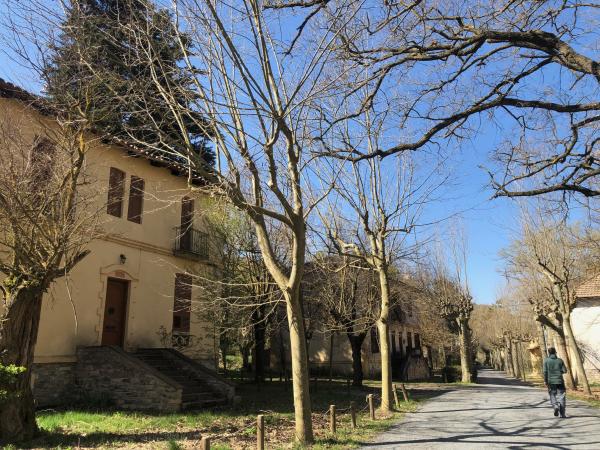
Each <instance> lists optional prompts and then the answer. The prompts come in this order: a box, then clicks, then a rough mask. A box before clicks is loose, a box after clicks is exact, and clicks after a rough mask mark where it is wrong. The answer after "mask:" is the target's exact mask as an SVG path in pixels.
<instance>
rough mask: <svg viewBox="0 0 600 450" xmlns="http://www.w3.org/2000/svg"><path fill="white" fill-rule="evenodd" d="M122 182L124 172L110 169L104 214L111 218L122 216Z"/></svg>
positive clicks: (113, 168) (123, 188)
mask: <svg viewBox="0 0 600 450" xmlns="http://www.w3.org/2000/svg"><path fill="white" fill-rule="evenodd" d="M124 182H125V172H123V171H122V170H119V169H117V168H115V167H111V168H110V175H109V178H108V202H107V206H106V212H107V213H108V214H110V215H111V216H115V217H122V216H123V193H124V190H125V186H124Z"/></svg>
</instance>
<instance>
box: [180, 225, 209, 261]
mask: <svg viewBox="0 0 600 450" xmlns="http://www.w3.org/2000/svg"><path fill="white" fill-rule="evenodd" d="M173 253H175V254H176V255H180V256H188V257H192V258H197V259H208V234H206V233H204V232H202V231H200V230H196V229H195V228H191V227H184V228H182V227H175V241H174V246H173Z"/></svg>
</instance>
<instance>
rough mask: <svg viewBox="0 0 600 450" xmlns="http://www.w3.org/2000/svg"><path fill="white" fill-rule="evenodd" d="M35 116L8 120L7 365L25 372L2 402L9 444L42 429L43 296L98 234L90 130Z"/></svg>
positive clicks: (2, 222) (0, 256)
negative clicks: (38, 405)
mask: <svg viewBox="0 0 600 450" xmlns="http://www.w3.org/2000/svg"><path fill="white" fill-rule="evenodd" d="M2 88H7V87H6V86H2ZM8 88H9V89H12V88H14V86H13V87H10V86H9V87H8ZM14 89H15V92H18V90H17V89H16V88H14ZM21 94H22V96H21V98H29V99H30V100H32V101H34V99H33V98H32V97H30V96H27V95H26V94H23V93H21ZM23 107H24V108H26V109H27V108H28V106H23ZM29 108H31V106H29ZM32 117H36V110H35V109H33V110H30V111H28V112H25V113H24V114H23V115H19V114H14V115H12V116H11V117H9V116H8V114H5V113H3V114H1V115H0V151H1V153H2V164H1V165H0V248H1V249H2V250H1V251H0V274H1V275H2V282H1V283H0V293H1V296H2V297H1V298H2V302H1V304H0V365H2V366H11V365H12V366H16V367H23V368H24V369H25V370H24V371H23V372H20V373H18V374H17V375H16V378H15V379H14V380H13V381H12V382H11V385H10V391H11V394H13V395H10V396H9V397H8V398H7V399H3V400H0V441H2V442H13V441H19V440H24V439H31V438H32V437H33V435H34V433H35V432H36V430H37V425H36V421H35V406H34V402H33V394H32V391H31V370H32V367H33V356H34V349H35V344H36V341H37V336H38V328H39V321H40V314H41V308H42V301H43V297H44V294H45V293H46V291H47V290H48V288H49V287H50V285H51V284H52V283H53V282H54V281H56V280H57V279H59V278H61V277H64V276H66V275H68V274H69V272H70V271H71V269H72V268H73V267H74V266H75V265H76V264H77V263H78V262H79V261H81V260H82V259H83V258H84V257H85V256H86V254H87V253H88V251H87V250H86V249H85V247H86V244H87V243H88V242H89V241H90V240H91V239H93V238H94V236H95V227H94V226H93V223H94V217H95V214H94V212H93V208H90V204H91V201H92V196H93V193H91V192H89V190H86V189H83V186H84V184H85V182H86V179H85V178H86V177H85V176H84V161H85V156H86V153H87V151H88V148H89V143H88V140H87V138H86V132H85V131H86V130H85V129H84V128H83V127H82V126H74V125H73V122H72V121H69V122H68V123H66V124H62V123H61V122H54V121H53V119H52V118H49V117H44V118H42V119H39V121H36V119H32ZM0 390H2V387H0Z"/></svg>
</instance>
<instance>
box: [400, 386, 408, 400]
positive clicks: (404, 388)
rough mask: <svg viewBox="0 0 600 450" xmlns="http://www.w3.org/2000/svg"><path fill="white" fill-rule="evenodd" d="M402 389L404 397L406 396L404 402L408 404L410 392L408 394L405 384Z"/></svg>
mask: <svg viewBox="0 0 600 450" xmlns="http://www.w3.org/2000/svg"><path fill="white" fill-rule="evenodd" d="M400 387H401V388H402V395H403V396H404V401H405V402H407V401H408V392H406V387H404V383H402V384H401V385H400Z"/></svg>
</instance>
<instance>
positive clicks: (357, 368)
mask: <svg viewBox="0 0 600 450" xmlns="http://www.w3.org/2000/svg"><path fill="white" fill-rule="evenodd" d="M346 335H347V336H348V340H349V341H350V348H351V349H352V386H357V387H360V386H362V384H363V378H364V375H363V366H362V344H363V342H364V340H365V337H366V336H367V335H366V334H365V333H359V334H353V333H347V334H346Z"/></svg>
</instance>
